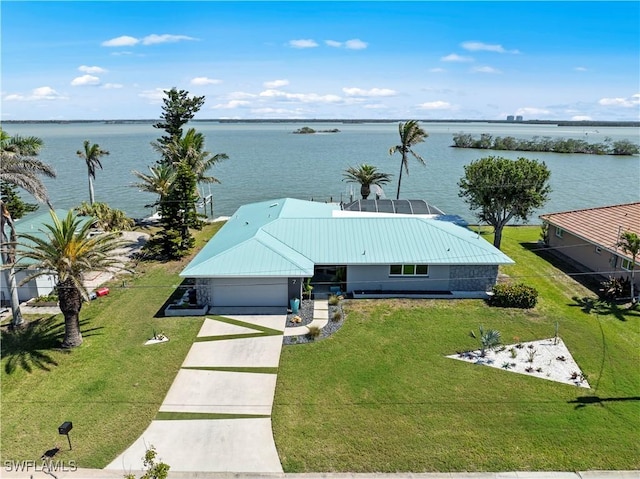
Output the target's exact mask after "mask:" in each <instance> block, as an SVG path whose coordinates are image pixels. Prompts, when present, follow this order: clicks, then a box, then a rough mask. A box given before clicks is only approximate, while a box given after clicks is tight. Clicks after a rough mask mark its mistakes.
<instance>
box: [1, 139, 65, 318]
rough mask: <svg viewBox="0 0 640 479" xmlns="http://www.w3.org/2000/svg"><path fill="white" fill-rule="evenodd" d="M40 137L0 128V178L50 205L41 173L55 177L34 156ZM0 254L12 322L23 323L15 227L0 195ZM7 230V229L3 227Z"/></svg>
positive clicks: (52, 172)
mask: <svg viewBox="0 0 640 479" xmlns="http://www.w3.org/2000/svg"><path fill="white" fill-rule="evenodd" d="M42 144H43V141H42V140H41V139H40V138H37V137H35V136H28V137H22V136H19V135H16V136H10V135H9V134H7V133H6V132H5V131H4V130H2V128H0V182H6V183H9V184H12V185H15V186H18V187H20V188H22V189H23V190H25V191H27V192H28V193H30V194H31V195H33V197H34V198H35V199H36V200H38V201H41V202H43V203H47V205H49V207H50V208H51V202H50V201H49V195H48V193H47V188H46V187H45V186H44V183H43V182H42V179H41V176H46V177H49V178H55V176H56V173H55V171H54V169H53V168H52V167H51V166H50V165H48V164H46V163H43V162H42V161H40V160H38V159H37V158H35V157H36V156H37V155H38V153H39V151H40V148H41V147H42ZM0 211H1V214H0V257H1V259H2V269H3V270H4V275H5V281H6V284H7V285H9V291H10V302H11V312H12V314H13V319H12V321H11V325H12V326H14V327H15V326H20V325H22V324H23V323H24V320H23V319H22V312H21V311H20V301H19V299H18V286H17V284H16V277H15V269H14V263H15V256H16V244H17V239H16V230H15V225H14V221H13V218H12V216H11V212H10V211H9V209H8V208H7V207H6V205H5V204H4V202H3V201H2V199H0ZM7 230H8V231H7Z"/></svg>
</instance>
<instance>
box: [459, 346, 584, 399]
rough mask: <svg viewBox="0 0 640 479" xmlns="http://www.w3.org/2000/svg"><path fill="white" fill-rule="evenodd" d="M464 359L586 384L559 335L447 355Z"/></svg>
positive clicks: (557, 380) (507, 370)
mask: <svg viewBox="0 0 640 479" xmlns="http://www.w3.org/2000/svg"><path fill="white" fill-rule="evenodd" d="M447 357H448V358H451V359H458V360H460V361H466V362H468V363H473V364H478V365H482V366H489V367H492V368H498V369H503V370H504V371H506V372H511V373H518V374H526V375H529V376H534V377H537V378H540V379H548V380H550V381H556V382H560V383H565V384H571V385H573V386H578V387H581V388H590V386H589V382H588V381H587V378H586V377H585V376H584V375H583V374H582V371H581V370H580V368H579V367H578V364H577V363H576V362H575V361H574V359H573V357H572V356H571V353H570V352H569V349H568V348H567V347H566V346H565V344H564V342H563V341H562V339H560V338H549V339H541V340H538V341H529V342H523V343H518V344H510V345H508V346H501V347H500V348H499V349H496V350H493V351H486V354H485V356H484V357H481V356H480V350H477V351H467V352H464V353H458V354H452V355H450V356H447Z"/></svg>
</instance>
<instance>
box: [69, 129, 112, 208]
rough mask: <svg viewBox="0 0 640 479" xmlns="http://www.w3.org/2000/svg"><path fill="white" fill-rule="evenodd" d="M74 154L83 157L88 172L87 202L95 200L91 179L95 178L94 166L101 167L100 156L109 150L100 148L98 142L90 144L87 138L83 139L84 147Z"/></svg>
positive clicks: (90, 202)
mask: <svg viewBox="0 0 640 479" xmlns="http://www.w3.org/2000/svg"><path fill="white" fill-rule="evenodd" d="M76 154H77V155H78V156H79V157H80V158H82V159H84V161H85V162H86V164H87V172H88V173H89V204H93V202H94V201H95V198H94V194H93V180H95V179H96V168H100V169H102V163H101V162H100V158H101V157H102V156H105V155H108V154H109V152H108V151H106V150H103V149H101V148H100V145H98V144H93V145H92V144H91V142H90V141H89V140H84V149H83V150H78V151H76Z"/></svg>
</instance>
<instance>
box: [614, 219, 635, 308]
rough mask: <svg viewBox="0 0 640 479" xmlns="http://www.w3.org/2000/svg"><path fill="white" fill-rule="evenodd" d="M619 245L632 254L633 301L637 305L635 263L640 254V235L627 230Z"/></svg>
mask: <svg viewBox="0 0 640 479" xmlns="http://www.w3.org/2000/svg"><path fill="white" fill-rule="evenodd" d="M618 246H619V247H620V248H622V251H624V252H625V253H626V254H629V255H631V302H632V303H633V304H634V305H635V303H637V301H638V299H637V298H636V297H635V294H634V282H635V265H636V258H637V257H638V254H640V237H639V236H638V235H637V234H636V233H632V232H631V231H625V232H624V233H622V234H621V235H620V241H618Z"/></svg>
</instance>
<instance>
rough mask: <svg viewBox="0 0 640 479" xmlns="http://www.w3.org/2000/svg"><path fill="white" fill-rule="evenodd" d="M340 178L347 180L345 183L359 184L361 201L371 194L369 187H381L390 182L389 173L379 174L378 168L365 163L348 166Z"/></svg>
mask: <svg viewBox="0 0 640 479" xmlns="http://www.w3.org/2000/svg"><path fill="white" fill-rule="evenodd" d="M342 176H344V179H345V180H347V183H360V185H361V186H360V194H361V195H362V199H363V200H366V199H367V198H368V197H369V195H370V194H371V185H378V186H382V185H385V184H387V183H389V182H390V181H391V175H390V174H389V173H381V172H379V171H378V168H376V167H375V166H372V165H367V164H366V163H363V164H362V165H360V166H358V167H355V166H350V167H349V168H347V169H346V170H345V172H344V173H343V175H342Z"/></svg>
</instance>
